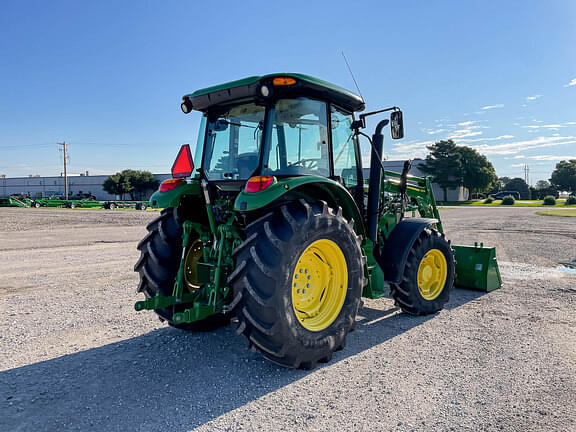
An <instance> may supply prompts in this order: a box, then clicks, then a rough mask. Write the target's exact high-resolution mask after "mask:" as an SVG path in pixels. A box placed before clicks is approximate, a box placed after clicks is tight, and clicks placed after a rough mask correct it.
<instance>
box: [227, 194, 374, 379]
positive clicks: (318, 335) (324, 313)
mask: <svg viewBox="0 0 576 432" xmlns="http://www.w3.org/2000/svg"><path fill="white" fill-rule="evenodd" d="M360 243H361V237H360V236H356V233H355V232H354V223H353V221H347V220H346V219H345V218H344V217H343V215H342V209H340V208H338V210H335V209H332V208H330V207H328V205H327V204H326V203H325V202H322V204H320V205H311V204H308V203H307V202H305V201H303V200H301V201H299V202H291V203H289V204H287V205H284V206H282V207H281V208H279V209H275V210H273V211H271V212H270V213H268V214H266V215H265V216H263V217H261V218H260V219H258V220H257V221H255V222H253V223H252V224H250V225H249V226H248V227H247V228H246V240H245V241H244V242H243V243H242V244H241V245H240V246H239V247H237V248H236V250H235V251H234V256H235V259H236V270H235V271H234V272H233V273H232V274H231V275H230V277H229V279H228V281H229V284H230V286H231V288H232V290H233V292H234V303H237V304H238V307H237V317H238V321H239V326H238V332H239V333H243V334H244V335H245V336H246V337H247V338H248V340H249V344H250V346H254V347H256V348H257V349H258V350H260V351H261V352H262V353H263V354H264V356H265V357H266V358H267V359H268V360H271V361H272V362H274V363H276V364H279V365H281V366H285V367H291V368H301V369H313V368H314V367H315V366H316V364H317V363H318V362H328V361H330V359H331V358H332V354H333V352H334V351H337V350H339V349H342V348H343V347H344V345H345V343H346V336H347V334H348V333H349V332H350V331H351V330H352V329H353V327H354V323H355V319H356V313H357V311H358V307H359V305H360V297H361V294H362V287H363V286H364V262H365V257H364V256H363V255H362V249H361V248H360ZM315 245H317V246H315ZM324 247H326V249H323V248H324ZM323 251H324V252H323ZM303 263H304V264H303ZM306 263H308V264H306ZM305 267H306V271H304V269H305ZM308 268H310V272H308V271H307V269H308ZM300 271H302V272H300ZM305 273H307V274H308V275H307V276H306V274H305ZM310 275H312V278H311V276H310ZM298 276H300V278H299V279H298ZM302 276H304V278H302ZM342 277H343V278H342ZM302 280H303V282H304V283H303V284H302V286H307V287H308V289H309V292H308V294H306V296H308V297H307V298H306V297H305V295H304V294H299V293H300V291H299V286H298V293H297V291H296V286H297V283H298V284H299V283H300V281H302ZM306 282H310V283H309V284H306ZM342 290H344V291H342ZM302 291H303V292H304V293H305V292H306V291H304V290H302ZM307 302H308V303H307ZM310 304H312V305H316V307H317V308H318V309H316V310H313V308H312V307H310ZM306 314H309V315H308V316H306Z"/></svg>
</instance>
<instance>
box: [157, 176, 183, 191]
mask: <svg viewBox="0 0 576 432" xmlns="http://www.w3.org/2000/svg"><path fill="white" fill-rule="evenodd" d="M182 181H183V180H182V179H181V178H177V179H168V180H164V181H163V182H162V184H161V185H160V189H159V191H160V192H168V191H171V190H172V189H175V188H177V187H178V186H180V184H181V183H182Z"/></svg>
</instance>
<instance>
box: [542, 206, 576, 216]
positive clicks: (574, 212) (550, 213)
mask: <svg viewBox="0 0 576 432" xmlns="http://www.w3.org/2000/svg"><path fill="white" fill-rule="evenodd" d="M569 207H575V206H569ZM536 214H538V215H540V216H557V217H576V210H574V209H566V210H546V211H539V212H536Z"/></svg>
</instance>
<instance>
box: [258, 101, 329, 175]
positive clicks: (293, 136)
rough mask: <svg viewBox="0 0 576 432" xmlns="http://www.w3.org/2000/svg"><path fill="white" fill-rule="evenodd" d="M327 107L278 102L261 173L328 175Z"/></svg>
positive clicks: (303, 103)
mask: <svg viewBox="0 0 576 432" xmlns="http://www.w3.org/2000/svg"><path fill="white" fill-rule="evenodd" d="M327 119H328V116H327V112H326V103H325V102H321V101H317V100H313V99H308V98H304V97H300V98H295V99H280V100H279V101H278V102H277V103H276V107H275V110H274V114H273V123H272V136H271V140H270V146H269V149H268V154H267V161H266V159H265V162H264V169H263V172H264V173H266V174H272V175H279V174H280V175H281V174H285V175H306V174H309V175H319V176H323V177H328V176H329V175H330V164H329V159H330V158H329V150H328V128H327Z"/></svg>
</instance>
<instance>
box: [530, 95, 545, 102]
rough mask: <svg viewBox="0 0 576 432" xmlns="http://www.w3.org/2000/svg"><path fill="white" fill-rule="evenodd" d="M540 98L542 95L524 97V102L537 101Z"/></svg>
mask: <svg viewBox="0 0 576 432" xmlns="http://www.w3.org/2000/svg"><path fill="white" fill-rule="evenodd" d="M541 97H542V95H534V96H526V100H527V101H533V100H536V99H539V98H541Z"/></svg>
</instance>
